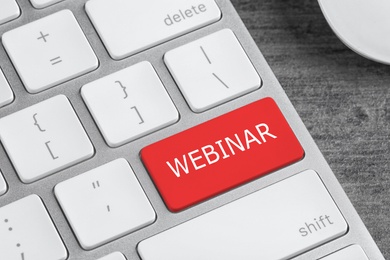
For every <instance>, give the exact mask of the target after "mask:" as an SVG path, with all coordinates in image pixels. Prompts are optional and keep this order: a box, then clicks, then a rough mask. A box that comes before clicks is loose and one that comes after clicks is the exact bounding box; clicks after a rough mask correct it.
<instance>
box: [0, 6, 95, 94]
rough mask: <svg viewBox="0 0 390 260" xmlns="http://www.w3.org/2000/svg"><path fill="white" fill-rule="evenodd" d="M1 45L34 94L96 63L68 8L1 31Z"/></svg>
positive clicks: (87, 69) (74, 75)
mask: <svg viewBox="0 0 390 260" xmlns="http://www.w3.org/2000/svg"><path fill="white" fill-rule="evenodd" d="M2 41H3V45H4V47H5V49H6V51H7V53H8V55H9V56H10V58H11V60H12V62H13V64H14V66H15V68H16V70H17V71H18V73H19V76H20V78H21V79H22V81H23V83H24V85H25V87H26V89H27V90H28V91H29V92H30V93H37V92H40V91H42V90H45V89H47V88H50V87H53V86H55V85H58V84H61V83H63V82H65V81H68V80H70V79H72V78H75V77H78V76H80V75H83V74H85V73H87V72H89V71H91V70H94V69H95V68H97V66H98V60H97V58H96V56H95V54H94V52H93V50H92V48H91V46H90V45H89V43H88V41H87V39H86V38H85V36H84V34H83V32H82V30H81V28H80V26H79V25H78V23H77V21H76V19H75V18H74V16H73V14H72V12H71V11H69V10H62V11H59V12H57V13H54V14H52V15H49V16H47V17H44V18H42V19H39V20H37V21H34V22H32V23H29V24H26V25H23V26H21V27H19V28H16V29H14V30H11V31H8V32H6V33H4V34H3V37H2Z"/></svg>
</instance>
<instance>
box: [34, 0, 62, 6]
mask: <svg viewBox="0 0 390 260" xmlns="http://www.w3.org/2000/svg"><path fill="white" fill-rule="evenodd" d="M30 1H31V4H32V5H33V6H34V7H35V8H45V7H48V6H49V5H52V4H55V3H58V2H61V1H63V0H30Z"/></svg>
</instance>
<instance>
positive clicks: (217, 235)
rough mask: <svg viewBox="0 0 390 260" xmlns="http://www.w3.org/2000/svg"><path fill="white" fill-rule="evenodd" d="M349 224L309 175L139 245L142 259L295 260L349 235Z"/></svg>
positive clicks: (262, 191)
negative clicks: (346, 234)
mask: <svg viewBox="0 0 390 260" xmlns="http://www.w3.org/2000/svg"><path fill="white" fill-rule="evenodd" d="M347 230H348V226H347V223H346V222H345V220H344V218H343V216H342V215H341V213H340V211H339V210H338V208H337V206H336V205H335V204H334V202H333V200H332V198H331V197H330V195H329V193H328V191H327V190H326V188H325V187H324V185H323V183H322V182H321V180H320V178H319V177H318V175H317V174H316V173H315V172H314V171H312V170H307V171H305V172H302V173H299V174H297V175H295V176H293V177H291V178H288V179H286V180H283V181H280V182H278V183H276V184H274V185H271V186H269V187H267V188H265V189H263V190H260V191H257V192H255V193H252V194H250V195H248V196H246V197H244V198H241V199H239V200H236V201H233V202H231V203H229V204H227V205H225V206H222V207H220V208H217V209H215V210H213V211H211V212H208V213H206V214H204V215H201V216H199V217H197V218H195V219H192V220H189V221H187V222H185V223H183V224H181V225H179V226H176V227H173V228H171V229H169V230H167V231H164V232H162V233H160V234H157V235H155V236H153V237H151V238H148V239H146V240H144V241H141V242H140V243H139V244H138V252H139V254H140V256H141V258H142V259H143V260H155V259H169V260H179V259H180V260H181V259H186V260H195V259H196V260H198V259H202V260H208V259H210V260H211V259H213V260H214V259H245V260H255V259H256V260H259V259H267V260H281V259H290V258H292V257H294V256H296V255H299V254H301V253H303V252H305V251H307V250H310V249H312V248H315V247H317V246H319V245H321V244H323V243H326V242H328V241H331V240H333V239H335V238H337V237H339V236H342V235H343V234H345V233H346V232H347Z"/></svg>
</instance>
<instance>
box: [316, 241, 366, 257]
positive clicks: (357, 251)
mask: <svg viewBox="0 0 390 260" xmlns="http://www.w3.org/2000/svg"><path fill="white" fill-rule="evenodd" d="M321 260H368V258H367V256H366V254H365V253H364V251H363V249H362V248H361V247H360V246H358V245H351V246H348V247H346V248H343V249H341V250H340V251H337V252H335V253H333V254H331V255H328V256H326V257H324V258H321Z"/></svg>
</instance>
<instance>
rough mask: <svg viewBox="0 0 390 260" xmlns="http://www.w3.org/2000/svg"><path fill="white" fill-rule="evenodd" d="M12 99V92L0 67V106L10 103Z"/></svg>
mask: <svg viewBox="0 0 390 260" xmlns="http://www.w3.org/2000/svg"><path fill="white" fill-rule="evenodd" d="M13 100H14V93H13V92H12V90H11V88H10V86H9V84H8V81H7V79H6V78H5V77H4V74H3V72H2V71H1V69H0V107H2V106H5V105H7V104H9V103H11V102H12V101H13Z"/></svg>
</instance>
